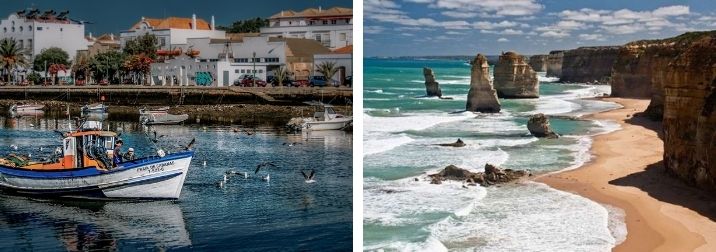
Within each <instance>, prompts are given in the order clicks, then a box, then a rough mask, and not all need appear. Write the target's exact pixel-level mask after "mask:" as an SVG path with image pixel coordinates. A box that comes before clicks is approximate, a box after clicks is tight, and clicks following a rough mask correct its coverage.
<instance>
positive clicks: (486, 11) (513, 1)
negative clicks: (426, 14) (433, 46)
mask: <svg viewBox="0 0 716 252" xmlns="http://www.w3.org/2000/svg"><path fill="white" fill-rule="evenodd" d="M429 7H431V8H437V9H448V10H459V11H461V12H476V13H480V14H481V15H488V16H493V17H502V16H529V15H533V14H535V13H538V12H540V11H541V10H542V9H544V6H543V5H541V4H539V3H537V1H536V0H510V1H505V0H477V1H476V0H435V1H434V2H432V3H430V4H429Z"/></svg>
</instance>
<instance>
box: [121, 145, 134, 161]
mask: <svg viewBox="0 0 716 252" xmlns="http://www.w3.org/2000/svg"><path fill="white" fill-rule="evenodd" d="M122 158H123V159H124V161H132V160H134V159H136V157H135V156H134V148H129V149H128V150H127V153H124V156H123V157H122Z"/></svg>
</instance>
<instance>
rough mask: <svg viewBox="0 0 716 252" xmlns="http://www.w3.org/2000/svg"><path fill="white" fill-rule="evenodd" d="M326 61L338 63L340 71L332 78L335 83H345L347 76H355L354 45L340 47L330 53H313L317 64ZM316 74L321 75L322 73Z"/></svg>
mask: <svg viewBox="0 0 716 252" xmlns="http://www.w3.org/2000/svg"><path fill="white" fill-rule="evenodd" d="M324 62H333V63H335V64H336V67H337V68H338V71H336V74H335V75H334V76H331V77H330V78H331V79H333V80H334V81H335V83H341V84H343V81H344V80H345V79H346V77H348V76H353V46H352V45H351V46H346V47H342V48H338V49H336V50H334V51H333V52H330V53H322V54H316V55H313V64H314V65H315V66H318V65H320V64H322V63H324ZM314 71H315V70H314ZM315 72H317V71H315ZM315 74H316V75H320V73H315Z"/></svg>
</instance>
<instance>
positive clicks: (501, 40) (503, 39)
mask: <svg viewBox="0 0 716 252" xmlns="http://www.w3.org/2000/svg"><path fill="white" fill-rule="evenodd" d="M509 41H510V40H509V39H506V38H499V39H497V42H509Z"/></svg>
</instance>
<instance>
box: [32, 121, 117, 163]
mask: <svg viewBox="0 0 716 252" xmlns="http://www.w3.org/2000/svg"><path fill="white" fill-rule="evenodd" d="M101 127H102V126H101V123H99V122H85V124H84V125H83V130H81V131H76V132H70V133H66V134H65V135H64V139H63V140H62V147H61V148H60V149H61V153H55V155H56V156H55V160H52V161H51V162H49V163H31V164H29V165H27V166H25V167H23V168H26V169H36V170H62V169H75V168H85V167H98V168H101V169H110V168H111V167H112V150H113V149H114V143H115V141H116V140H117V133H115V132H112V131H103V130H101ZM85 129H87V130H85ZM58 156H59V157H58Z"/></svg>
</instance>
